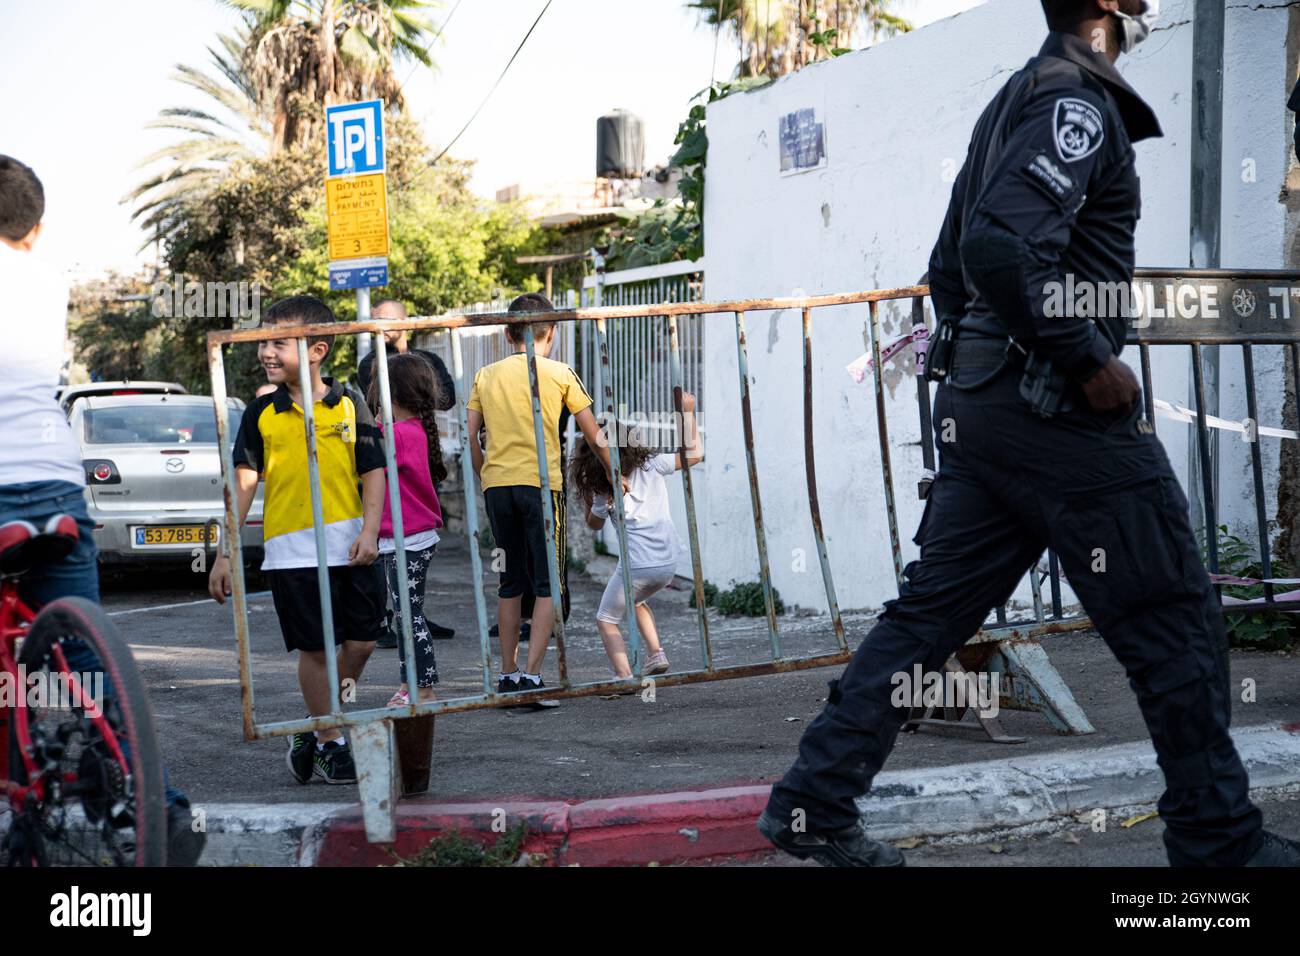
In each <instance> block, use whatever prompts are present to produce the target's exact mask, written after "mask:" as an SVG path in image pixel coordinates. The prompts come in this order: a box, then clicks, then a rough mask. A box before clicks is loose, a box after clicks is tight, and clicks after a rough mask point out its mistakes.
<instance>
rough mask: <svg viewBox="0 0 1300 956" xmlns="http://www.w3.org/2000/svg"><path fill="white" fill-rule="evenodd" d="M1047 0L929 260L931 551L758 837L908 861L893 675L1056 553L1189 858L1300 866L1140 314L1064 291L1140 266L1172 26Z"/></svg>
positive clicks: (837, 685)
mask: <svg viewBox="0 0 1300 956" xmlns="http://www.w3.org/2000/svg"><path fill="white" fill-rule="evenodd" d="M1042 2H1043V8H1044V11H1045V12H1046V14H1047V20H1048V25H1049V27H1050V29H1051V33H1050V34H1049V36H1048V38H1047V41H1046V42H1045V43H1044V44H1043V47H1042V49H1041V50H1040V51H1039V54H1038V55H1037V56H1036V57H1034V58H1033V59H1032V60H1030V61H1029V63H1028V64H1026V66H1025V68H1024V69H1022V70H1021V71H1020V72H1018V73H1017V74H1016V75H1015V76H1013V77H1012V78H1011V80H1010V81H1009V82H1008V83H1007V85H1006V86H1005V87H1004V88H1003V89H1002V91H1001V92H1000V93H999V94H998V96H997V97H996V98H995V99H994V100H993V102H992V103H991V104H989V106H988V107H987V108H986V109H985V111H984V113H983V115H982V116H981V117H980V120H979V122H978V124H977V125H976V127H975V132H974V136H973V138H972V140H971V145H970V151H969V154H968V156H967V158H966V162H965V165H964V167H963V168H962V170H961V172H960V174H959V175H958V177H957V180H956V183H955V185H954V188H953V193H952V201H951V205H950V206H949V209H948V214H947V216H946V218H945V220H944V223H943V228H942V231H941V233H940V236H939V241H938V243H937V245H936V246H935V249H934V253H933V255H932V257H931V260H930V286H931V292H932V296H933V300H934V306H935V314H936V316H938V317H939V319H940V322H939V328H938V330H937V334H936V336H935V337H934V341H932V347H931V348H932V350H931V362H930V364H931V370H930V373H931V374H932V375H935V374H936V373H939V372H944V373H946V378H945V379H944V381H943V384H941V385H940V387H939V390H938V394H937V396H936V400H935V413H934V421H935V431H936V435H937V436H938V438H939V448H940V454H941V464H940V468H939V473H938V476H937V478H936V479H935V482H934V484H933V486H932V488H931V490H930V493H929V496H928V498H927V501H926V507H925V513H924V515H923V517H922V519H921V526H920V529H919V530H918V532H917V535H916V538H915V541H916V543H917V544H919V545H920V548H921V556H920V560H919V561H915V562H912V563H911V564H909V565H908V566H907V568H906V569H905V580H904V582H903V585H902V587H901V589H900V594H899V597H898V598H897V599H896V600H893V601H890V602H888V603H887V604H886V605H885V610H884V613H883V614H882V616H881V619H880V621H879V622H878V623H877V624H876V626H875V627H874V628H873V629H872V630H871V632H870V634H868V635H867V637H866V638H865V640H864V641H863V642H862V644H861V646H860V647H859V648H858V649H857V652H856V653H855V654H854V656H853V659H852V661H851V662H850V663H849V665H848V667H847V668H846V669H845V671H844V673H843V674H842V675H841V677H840V678H839V680H838V681H834V682H832V684H831V692H830V695H829V697H828V700H827V704H826V707H825V709H824V710H823V711H822V713H821V714H820V715H819V716H818V717H817V719H816V720H815V721H814V722H813V723H812V724H811V725H810V726H809V728H808V730H807V732H806V733H805V734H804V737H803V740H802V741H801V742H800V745H799V757H798V759H797V760H796V761H795V763H794V765H793V766H792V767H791V768H790V770H789V771H788V772H787V773H786V775H785V777H784V778H783V779H782V780H781V781H780V782H779V783H778V784H777V785H776V786H775V787H774V788H773V790H772V796H771V798H770V801H769V803H768V805H767V809H766V810H765V812H764V814H763V816H762V818H761V819H760V820H759V829H760V830H761V831H762V832H763V833H764V835H765V836H767V837H768V839H769V840H771V841H772V842H773V843H774V844H775V845H776V846H778V847H780V848H781V849H783V850H786V851H787V852H790V853H793V854H794V855H796V856H800V857H812V858H814V859H816V860H817V861H818V862H821V863H823V864H827V865H840V866H901V865H902V864H903V857H902V854H901V853H900V852H899V851H898V850H897V849H895V848H894V847H892V846H890V845H888V844H884V843H879V842H877V841H873V840H871V839H869V838H868V837H867V836H866V834H865V833H864V832H863V830H862V829H861V828H860V826H859V813H858V809H857V807H856V804H855V799H856V798H857V797H858V796H860V795H861V794H863V793H864V792H865V791H866V790H867V789H868V788H869V787H870V785H871V781H872V778H873V777H874V776H875V775H876V773H877V772H878V771H879V770H880V767H881V765H882V764H883V763H884V761H885V758H886V757H887V756H888V754H889V752H890V750H891V749H892V747H893V745H894V741H895V738H896V737H897V735H898V730H899V727H900V726H901V724H902V722H903V721H904V719H905V718H906V716H907V709H906V708H896V707H894V706H893V705H892V704H891V694H892V692H893V691H894V687H895V684H894V681H893V680H892V678H893V675H895V674H899V673H903V674H909V675H910V674H911V673H912V671H913V667H914V665H916V664H920V665H921V666H922V668H923V669H924V671H925V672H926V673H933V672H939V671H941V668H942V667H943V664H944V662H945V661H946V660H947V659H948V658H949V657H950V656H951V655H952V654H953V652H954V651H956V650H957V649H958V648H959V647H961V646H962V645H963V644H964V643H965V642H966V641H967V640H968V639H969V638H970V637H971V636H972V635H973V634H974V633H975V631H976V630H977V629H978V628H979V626H980V624H981V623H982V622H983V621H984V619H985V617H986V616H987V615H988V613H989V611H990V609H991V608H994V607H997V606H1000V605H1002V604H1004V603H1005V602H1006V601H1007V600H1008V599H1009V598H1010V596H1011V594H1012V592H1013V591H1014V590H1015V587H1016V585H1017V583H1018V582H1019V581H1020V580H1021V579H1022V578H1023V577H1024V575H1025V574H1026V572H1027V571H1028V570H1029V568H1030V567H1031V566H1032V565H1033V564H1034V563H1035V562H1036V561H1037V559H1038V558H1039V556H1040V555H1041V554H1042V553H1043V550H1044V548H1048V547H1050V548H1052V549H1053V550H1054V551H1055V552H1056V553H1057V554H1058V555H1059V557H1060V559H1061V563H1062V566H1063V567H1064V569H1065V572H1066V575H1067V577H1068V578H1069V580H1070V583H1071V585H1072V586H1073V588H1074V591H1075V593H1076V594H1077V595H1078V596H1079V599H1080V601H1081V602H1082V604H1083V606H1084V608H1085V610H1086V611H1087V613H1088V614H1089V616H1090V617H1091V618H1092V621H1093V622H1094V624H1095V625H1096V628H1097V630H1098V631H1099V632H1100V634H1101V636H1102V637H1103V638H1104V639H1105V641H1106V642H1107V644H1108V645H1109V647H1110V649H1111V650H1112V652H1113V653H1114V654H1115V655H1116V657H1117V658H1118V659H1119V660H1120V662H1121V663H1122V664H1123V665H1124V668H1125V671H1126V672H1127V674H1128V677H1129V683H1130V686H1131V687H1132V688H1133V690H1134V692H1135V693H1136V694H1137V697H1138V702H1139V705H1140V706H1141V709H1142V714H1143V717H1144V718H1145V720H1146V724H1147V728H1148V730H1149V731H1150V733H1151V738H1152V742H1153V743H1154V745H1155V750H1156V755H1157V759H1158V761H1159V764H1160V767H1161V769H1162V770H1163V771H1164V775H1165V784H1166V790H1165V793H1164V795H1163V796H1162V797H1161V799H1160V802H1159V805H1158V809H1159V811H1160V816H1161V818H1162V819H1163V820H1164V823H1165V846H1166V850H1167V853H1168V856H1169V860H1170V863H1171V864H1174V865H1183V866H1239V865H1243V864H1246V863H1248V862H1249V863H1250V864H1252V865H1268V866H1279V865H1285V866H1300V844H1296V843H1294V842H1293V841H1290V840H1286V839H1284V838H1281V837H1277V836H1274V835H1273V834H1270V833H1267V832H1265V831H1264V830H1263V828H1262V820H1261V814H1260V812H1259V810H1258V809H1256V807H1255V806H1254V805H1253V804H1252V803H1251V801H1250V798H1249V795H1248V781H1247V777H1246V771H1245V769H1244V768H1243V766H1242V764H1241V760H1240V758H1239V757H1238V755H1237V752H1236V749H1235V748H1234V746H1233V742H1232V739H1231V737H1230V736H1229V734H1228V722H1229V709H1230V695H1231V691H1230V687H1229V675H1228V656H1227V635H1226V632H1225V629H1224V626H1223V618H1222V614H1221V612H1220V608H1219V604H1218V600H1217V597H1216V595H1215V592H1214V589H1213V588H1212V587H1211V585H1210V581H1209V578H1208V576H1207V574H1206V572H1205V569H1204V567H1203V566H1202V564H1201V559H1200V554H1199V550H1198V548H1197V544H1196V540H1195V538H1194V536H1193V534H1192V529H1191V527H1190V524H1189V520H1188V505H1187V500H1186V498H1185V497H1184V496H1183V492H1182V490H1181V489H1180V488H1179V485H1178V482H1177V480H1176V479H1175V477H1174V474H1173V471H1172V469H1171V468H1170V465H1169V460H1168V458H1167V457H1166V455H1165V452H1164V449H1163V448H1162V446H1161V445H1160V442H1159V441H1158V440H1157V439H1156V436H1155V433H1154V429H1153V428H1152V427H1151V424H1150V423H1149V422H1147V421H1146V420H1145V419H1144V418H1143V417H1142V403H1141V401H1140V390H1139V386H1138V383H1137V379H1136V377H1135V376H1134V375H1133V372H1132V371H1131V370H1130V369H1129V367H1128V366H1127V365H1125V364H1124V363H1123V362H1121V361H1120V360H1119V358H1118V355H1119V352H1120V350H1121V349H1122V348H1123V345H1124V340H1125V321H1126V319H1125V316H1124V315H1122V314H1114V315H1108V314H1095V315H1093V316H1089V317H1082V316H1077V315H1072V314H1071V313H1070V310H1069V309H1066V308H1062V298H1061V296H1060V295H1059V292H1060V289H1059V287H1057V292H1058V297H1057V300H1056V303H1055V306H1054V305H1053V301H1052V295H1051V290H1052V289H1053V283H1057V282H1061V283H1063V282H1064V280H1065V278H1066V277H1067V276H1069V277H1071V278H1072V279H1073V282H1074V288H1075V289H1076V290H1079V289H1082V288H1083V286H1084V284H1086V283H1100V282H1124V283H1127V282H1129V281H1131V279H1132V275H1133V266H1134V250H1133V232H1134V228H1135V227H1136V225H1137V220H1138V213H1139V185H1138V176H1137V171H1136V169H1135V167H1134V160H1135V156H1134V151H1133V146H1132V144H1133V143H1134V142H1137V141H1139V140H1143V139H1146V138H1148V137H1152V136H1159V135H1160V127H1159V125H1158V123H1157V122H1156V118H1155V116H1154V114H1153V113H1152V111H1151V109H1150V108H1149V107H1148V106H1147V105H1146V103H1144V102H1143V101H1142V99H1141V98H1140V97H1139V96H1138V94H1137V93H1136V92H1134V91H1133V89H1132V88H1131V87H1130V86H1129V85H1128V83H1126V82H1125V81H1124V79H1123V78H1122V77H1121V76H1120V74H1119V72H1118V71H1117V70H1116V69H1115V67H1114V62H1115V60H1117V59H1118V57H1119V55H1120V53H1121V52H1128V50H1130V49H1131V48H1132V47H1133V46H1134V45H1135V44H1136V43H1138V42H1140V41H1141V40H1142V39H1143V38H1144V37H1145V36H1146V35H1147V34H1148V33H1149V32H1150V30H1151V27H1152V23H1153V22H1154V18H1155V13H1156V10H1155V9H1154V7H1155V2H1154V0H1042ZM1080 301H1083V300H1080ZM945 343H946V346H945ZM947 346H951V348H950V349H949V348H948V347H947ZM944 352H948V354H946V355H945V354H944ZM945 439H946V440H945Z"/></svg>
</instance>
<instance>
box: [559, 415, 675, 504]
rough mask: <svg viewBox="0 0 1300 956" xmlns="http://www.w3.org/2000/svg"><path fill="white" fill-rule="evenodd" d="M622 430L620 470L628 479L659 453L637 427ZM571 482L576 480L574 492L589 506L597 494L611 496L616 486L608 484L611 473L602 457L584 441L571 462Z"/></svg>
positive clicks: (619, 453) (619, 457)
mask: <svg viewBox="0 0 1300 956" xmlns="http://www.w3.org/2000/svg"><path fill="white" fill-rule="evenodd" d="M619 430H620V431H622V432H623V435H622V436H621V438H622V441H621V442H620V444H619V446H618V464H619V471H621V472H622V473H623V477H624V478H626V477H628V476H629V475H631V474H632V472H634V471H635V470H636V469H638V468H644V467H645V466H646V463H647V462H649V461H650V459H651V458H653V457H654V456H655V454H656V451H655V449H654V447H653V446H651V445H649V444H647V443H646V442H645V441H643V440H642V438H643V436H642V435H641V434H640V433H639V432H638V431H637V430H636V429H632V428H629V429H619ZM569 481H571V482H573V490H574V494H576V495H577V497H578V500H579V501H581V502H582V503H583V504H585V505H587V506H588V507H590V506H591V503H592V501H594V500H595V498H596V495H609V494H612V493H613V489H612V488H610V486H609V472H607V471H606V470H605V463H604V462H602V461H601V460H600V456H599V455H597V454H596V452H595V451H594V450H593V449H592V447H591V446H590V445H588V444H587V443H586V442H585V441H584V442H579V443H578V450H577V452H576V453H575V454H574V456H573V461H572V462H571V463H570V464H569Z"/></svg>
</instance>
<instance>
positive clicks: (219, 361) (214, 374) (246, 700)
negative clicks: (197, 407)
mask: <svg viewBox="0 0 1300 956" xmlns="http://www.w3.org/2000/svg"><path fill="white" fill-rule="evenodd" d="M208 374H209V376H210V377H211V379H212V405H213V409H214V411H215V412H216V415H217V449H218V451H219V452H220V455H221V497H222V501H223V503H224V505H225V510H226V513H225V524H224V529H225V530H224V533H225V536H226V546H227V547H228V549H229V551H230V590H231V605H232V606H231V610H232V611H233V612H234V618H235V649H236V654H237V656H238V658H239V704H240V712H241V714H242V717H243V722H244V739H245V740H254V739H256V738H255V734H256V732H257V719H256V711H255V705H254V699H253V659H252V653H251V650H250V646H249V640H248V602H247V591H246V590H245V586H244V548H243V541H242V540H241V538H240V534H239V513H238V504H237V502H238V501H239V495H238V492H237V491H236V485H235V462H234V458H235V454H234V447H235V442H234V437H233V436H232V435H231V434H230V408H229V407H228V405H227V403H226V363H225V360H224V357H223V356H222V354H221V346H220V345H219V344H218V343H215V342H209V343H208Z"/></svg>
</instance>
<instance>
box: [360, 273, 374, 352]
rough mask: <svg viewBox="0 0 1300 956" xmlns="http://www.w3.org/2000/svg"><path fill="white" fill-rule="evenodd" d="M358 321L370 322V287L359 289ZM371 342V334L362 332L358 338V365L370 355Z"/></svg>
mask: <svg viewBox="0 0 1300 956" xmlns="http://www.w3.org/2000/svg"><path fill="white" fill-rule="evenodd" d="M357 321H358V322H369V321H370V287H369V286H363V287H362V288H360V289H357ZM371 341H372V340H371V338H370V333H369V332H362V333H361V334H360V335H358V336H357V364H358V365H360V364H361V360H362V359H363V358H365V357H366V356H367V355H369V354H370V343H371Z"/></svg>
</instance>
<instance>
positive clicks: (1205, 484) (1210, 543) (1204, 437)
mask: <svg viewBox="0 0 1300 956" xmlns="http://www.w3.org/2000/svg"><path fill="white" fill-rule="evenodd" d="M1192 381H1193V383H1194V384H1195V386H1196V447H1197V451H1198V452H1199V454H1200V459H1199V464H1200V468H1199V469H1198V470H1199V471H1200V473H1201V496H1202V497H1201V501H1202V502H1203V504H1204V506H1205V546H1206V552H1207V553H1208V555H1209V559H1210V560H1209V564H1210V573H1211V574H1218V573H1219V523H1218V513H1217V511H1216V510H1215V506H1214V477H1213V476H1212V475H1211V474H1210V469H1209V468H1207V467H1206V464H1205V463H1206V462H1208V461H1209V460H1210V429H1209V426H1208V424H1207V423H1206V419H1205V375H1204V373H1203V371H1202V368H1201V343H1199V342H1193V343H1192ZM1215 590H1216V591H1217V592H1218V593H1219V594H1220V595H1222V593H1223V592H1222V590H1220V589H1219V588H1217V587H1216V589H1215Z"/></svg>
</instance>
